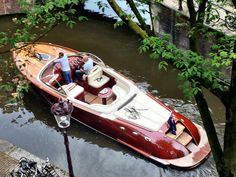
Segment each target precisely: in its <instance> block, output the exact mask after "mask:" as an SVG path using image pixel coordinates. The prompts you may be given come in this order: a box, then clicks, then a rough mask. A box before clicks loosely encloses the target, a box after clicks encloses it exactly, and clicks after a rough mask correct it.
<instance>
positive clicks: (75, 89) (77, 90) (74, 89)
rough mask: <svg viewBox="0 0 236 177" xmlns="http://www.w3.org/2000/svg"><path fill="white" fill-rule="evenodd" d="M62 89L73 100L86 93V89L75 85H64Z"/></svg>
mask: <svg viewBox="0 0 236 177" xmlns="http://www.w3.org/2000/svg"><path fill="white" fill-rule="evenodd" d="M62 89H63V90H64V91H65V92H66V94H67V96H68V97H71V98H75V97H76V96H78V95H80V94H81V93H83V92H84V88H83V87H81V86H79V85H77V84H75V83H70V84H68V85H63V86H62Z"/></svg>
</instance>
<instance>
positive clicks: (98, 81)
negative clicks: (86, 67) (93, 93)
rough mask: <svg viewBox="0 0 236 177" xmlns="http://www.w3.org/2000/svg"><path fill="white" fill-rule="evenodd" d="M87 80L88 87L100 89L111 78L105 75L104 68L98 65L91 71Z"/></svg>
mask: <svg viewBox="0 0 236 177" xmlns="http://www.w3.org/2000/svg"><path fill="white" fill-rule="evenodd" d="M87 79H88V85H90V86H91V87H94V88H100V87H102V86H103V85H105V84H106V83H107V82H108V81H109V80H110V78H109V77H107V76H105V75H103V71H102V68H101V67H100V66H98V65H96V66H94V68H93V69H92V70H91V71H90V73H89V75H88V76H87Z"/></svg>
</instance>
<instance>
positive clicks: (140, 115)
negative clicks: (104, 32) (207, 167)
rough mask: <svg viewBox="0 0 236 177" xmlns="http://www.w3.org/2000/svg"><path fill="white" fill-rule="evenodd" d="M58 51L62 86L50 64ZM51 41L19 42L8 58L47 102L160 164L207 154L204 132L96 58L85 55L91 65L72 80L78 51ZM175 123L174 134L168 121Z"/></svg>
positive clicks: (195, 160)
mask: <svg viewBox="0 0 236 177" xmlns="http://www.w3.org/2000/svg"><path fill="white" fill-rule="evenodd" d="M59 52H64V53H65V54H66V55H67V56H68V58H69V62H70V67H71V74H72V79H73V81H74V82H73V83H70V84H68V85H66V84H65V83H64V81H63V79H62V75H61V70H60V64H54V62H53V61H54V60H55V59H56V58H57V57H58V53H59ZM82 53H84V52H79V51H76V50H73V49H70V48H66V47H63V46H59V45H55V44H51V43H41V42H40V43H34V44H31V43H19V44H18V45H17V48H15V49H14V50H13V58H14V61H15V63H16V66H17V67H18V69H19V70H20V72H21V73H22V74H23V75H24V76H26V78H27V79H28V80H29V81H31V82H32V83H33V84H34V85H35V86H36V87H37V88H38V89H39V90H40V92H42V94H43V96H44V97H45V98H46V99H47V101H49V102H50V103H51V104H53V103H55V102H57V100H58V99H59V98H62V99H64V100H69V101H70V102H71V103H72V104H73V106H74V111H73V113H72V118H73V119H75V120H77V121H79V122H80V123H82V124H84V125H86V126H88V127H90V128H92V129H95V130H96V131H98V132H100V133H102V134H104V135H106V136H108V137H110V138H112V139H114V140H116V141H118V142H120V143H121V144H124V145H126V146H128V147H130V148H132V149H133V150H135V151H137V152H139V153H141V154H143V155H144V156H146V157H148V158H150V159H153V160H154V161H157V162H159V163H161V164H164V165H170V166H174V167H180V168H194V167H196V166H198V165H199V164H201V163H202V162H203V161H204V160H205V159H206V158H207V157H208V155H209V154H210V146H209V143H208V139H207V136H206V132H205V130H204V129H203V128H202V127H201V126H199V125H197V124H195V123H193V122H191V121H190V120H189V119H187V118H186V117H185V116H183V115H181V114H180V113H178V112H176V111H175V110H174V109H172V108H171V107H169V106H167V105H165V104H164V103H162V102H161V101H160V100H159V99H158V98H155V97H154V96H152V95H151V94H150V93H145V92H144V91H141V90H139V89H138V87H137V86H136V85H135V84H134V83H133V82H132V81H131V80H129V79H128V78H126V77H125V76H123V75H122V74H120V73H118V72H117V71H115V70H114V69H112V68H111V67H109V66H106V65H105V64H104V63H103V61H102V60H101V59H100V58H98V57H97V56H95V55H93V54H91V53H87V55H89V56H90V57H91V58H92V59H93V61H94V67H93V69H92V71H90V73H89V74H88V75H87V76H86V77H84V79H83V80H82V81H76V80H75V75H74V72H75V69H76V68H77V67H78V65H80V64H81V54H82ZM171 114H172V116H173V117H174V118H175V121H176V127H177V131H176V135H174V134H172V133H171V132H170V128H169V126H168V124H167V120H168V118H169V117H170V115H171Z"/></svg>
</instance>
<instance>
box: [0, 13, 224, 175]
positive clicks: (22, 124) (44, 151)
mask: <svg viewBox="0 0 236 177" xmlns="http://www.w3.org/2000/svg"><path fill="white" fill-rule="evenodd" d="M88 17H89V20H88V21H84V22H80V23H78V24H77V25H76V26H75V28H73V29H69V28H66V27H65V25H63V24H62V25H59V26H57V27H56V28H55V29H54V30H53V31H51V32H50V33H49V34H48V36H46V37H45V38H43V39H41V41H45V42H51V43H56V44H60V45H64V46H67V47H71V48H74V49H78V50H80V51H87V52H91V53H94V54H95V55H97V56H99V57H100V58H102V59H103V61H104V62H105V63H106V64H107V65H109V66H111V67H113V68H115V69H116V70H118V71H119V72H121V73H122V74H124V75H125V76H127V77H128V78H130V79H132V80H133V81H134V82H136V83H137V85H138V86H139V87H140V88H141V89H143V90H146V91H149V92H152V93H153V94H154V95H155V96H157V97H159V98H161V99H163V100H164V101H165V102H168V103H169V104H171V106H173V107H175V108H176V109H179V110H180V111H181V112H183V113H184V114H185V115H187V116H188V117H189V118H191V119H192V120H193V121H195V122H197V123H199V124H202V123H201V120H200V116H199V114H198V113H197V112H196V110H195V109H196V108H195V107H194V102H193V101H189V100H186V99H184V96H183V94H182V92H181V90H180V89H179V88H178V85H179V84H180V83H179V82H178V81H176V74H177V71H175V70H174V69H171V68H170V70H169V71H168V72H165V71H159V70H158V62H157V61H155V60H151V59H149V58H148V56H147V55H146V54H139V52H138V50H137V48H138V47H139V39H138V37H137V36H136V35H134V34H133V33H132V32H130V31H129V30H128V29H125V28H121V29H117V30H114V28H113V22H111V21H106V20H104V19H101V18H100V17H97V16H89V15H88ZM11 18H12V16H5V17H1V18H0V24H1V26H0V31H7V30H11V29H13V28H14V26H12V23H11ZM6 63H12V60H11V55H10V54H9V53H7V54H5V55H3V58H1V59H0V66H1V67H0V80H1V82H0V84H4V83H7V82H9V81H10V80H11V79H12V78H13V76H14V73H15V71H14V69H12V68H10V69H5V67H4V66H6V65H7V64H6ZM9 96H10V95H9V94H7V93H6V92H3V91H0V138H1V139H5V140H8V141H9V142H11V143H13V144H15V145H17V146H19V147H21V148H24V149H26V150H27V151H29V152H31V153H33V154H35V155H37V156H39V157H41V158H43V159H45V158H46V157H49V158H50V160H51V161H52V163H54V164H55V165H57V166H59V167H61V168H63V169H65V170H67V156H66V149H65V145H64V139H63V135H62V134H61V133H60V132H59V131H58V128H57V125H56V122H55V120H54V117H53V115H52V114H51V113H50V107H49V105H48V104H47V103H46V101H45V100H44V99H43V98H42V97H41V96H40V95H39V94H38V92H37V91H35V90H34V89H33V88H31V89H30V91H29V92H28V93H27V94H26V95H25V97H24V99H23V101H22V102H20V103H18V104H10V103H8V102H7V100H8V98H9ZM207 99H208V100H209V102H210V107H211V108H210V109H211V111H212V114H213V116H214V121H215V124H216V127H217V132H218V133H219V137H220V138H222V137H223V133H222V130H223V125H222V124H221V123H222V122H223V115H224V114H223V108H222V106H221V105H220V103H219V102H218V100H217V99H215V98H214V97H213V96H212V95H210V94H208V93H207ZM68 136H69V137H68V138H69V146H70V154H71V157H72V164H73V169H74V173H75V176H76V177H125V176H129V177H144V176H145V177H161V176H167V177H168V176H170V177H173V176H186V177H190V176H192V177H196V176H199V177H200V176H201V177H215V176H217V172H216V169H215V163H214V160H213V158H212V156H210V157H209V158H208V159H207V160H206V161H205V162H204V163H203V164H202V165H200V166H199V167H197V168H195V169H192V170H188V171H183V170H179V169H173V168H169V167H164V166H162V165H160V164H158V163H156V162H153V161H151V160H149V159H146V158H144V157H143V156H142V155H139V154H138V153H136V152H134V151H133V150H131V149H129V148H127V147H125V146H123V145H120V144H119V143H117V142H115V141H113V140H111V139H109V138H107V137H105V136H103V135H100V134H99V133H97V132H96V131H93V130H90V129H89V128H87V127H85V126H83V125H81V124H79V123H77V122H75V121H72V125H71V127H70V129H69V130H68Z"/></svg>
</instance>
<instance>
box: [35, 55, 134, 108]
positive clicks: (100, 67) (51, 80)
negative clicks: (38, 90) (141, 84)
mask: <svg viewBox="0 0 236 177" xmlns="http://www.w3.org/2000/svg"><path fill="white" fill-rule="evenodd" d="M88 55H89V57H91V58H92V59H93V60H94V67H93V69H92V70H91V71H90V72H89V73H88V74H87V75H86V76H85V77H83V79H82V80H77V79H76V77H75V70H76V69H77V68H78V67H80V65H81V64H82V61H81V57H80V55H74V56H73V55H72V56H68V59H69V63H70V68H71V76H72V80H73V82H72V83H70V84H68V85H66V84H65V83H64V81H63V78H62V74H61V69H60V64H54V63H53V61H51V62H49V63H48V64H47V65H46V67H45V69H44V70H43V71H42V72H41V75H40V77H39V79H40V80H41V81H42V82H43V83H44V84H46V85H47V86H48V87H50V88H52V89H54V90H56V91H57V92H59V93H60V94H62V95H63V96H65V97H67V98H68V99H73V100H79V101H82V102H84V103H87V104H89V105H90V107H91V108H94V109H95V110H97V111H100V112H111V111H112V110H117V109H120V108H121V107H122V106H123V105H124V104H127V102H129V101H130V100H131V99H132V98H133V97H134V96H135V91H136V87H132V84H130V83H128V82H127V81H126V80H125V79H124V78H123V79H122V76H121V75H119V74H118V73H116V72H114V71H113V70H111V69H108V68H107V67H106V66H105V65H104V63H103V62H102V61H101V60H100V59H99V58H98V57H96V56H94V55H92V54H88ZM126 82H127V83H126ZM108 108H109V109H108Z"/></svg>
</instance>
